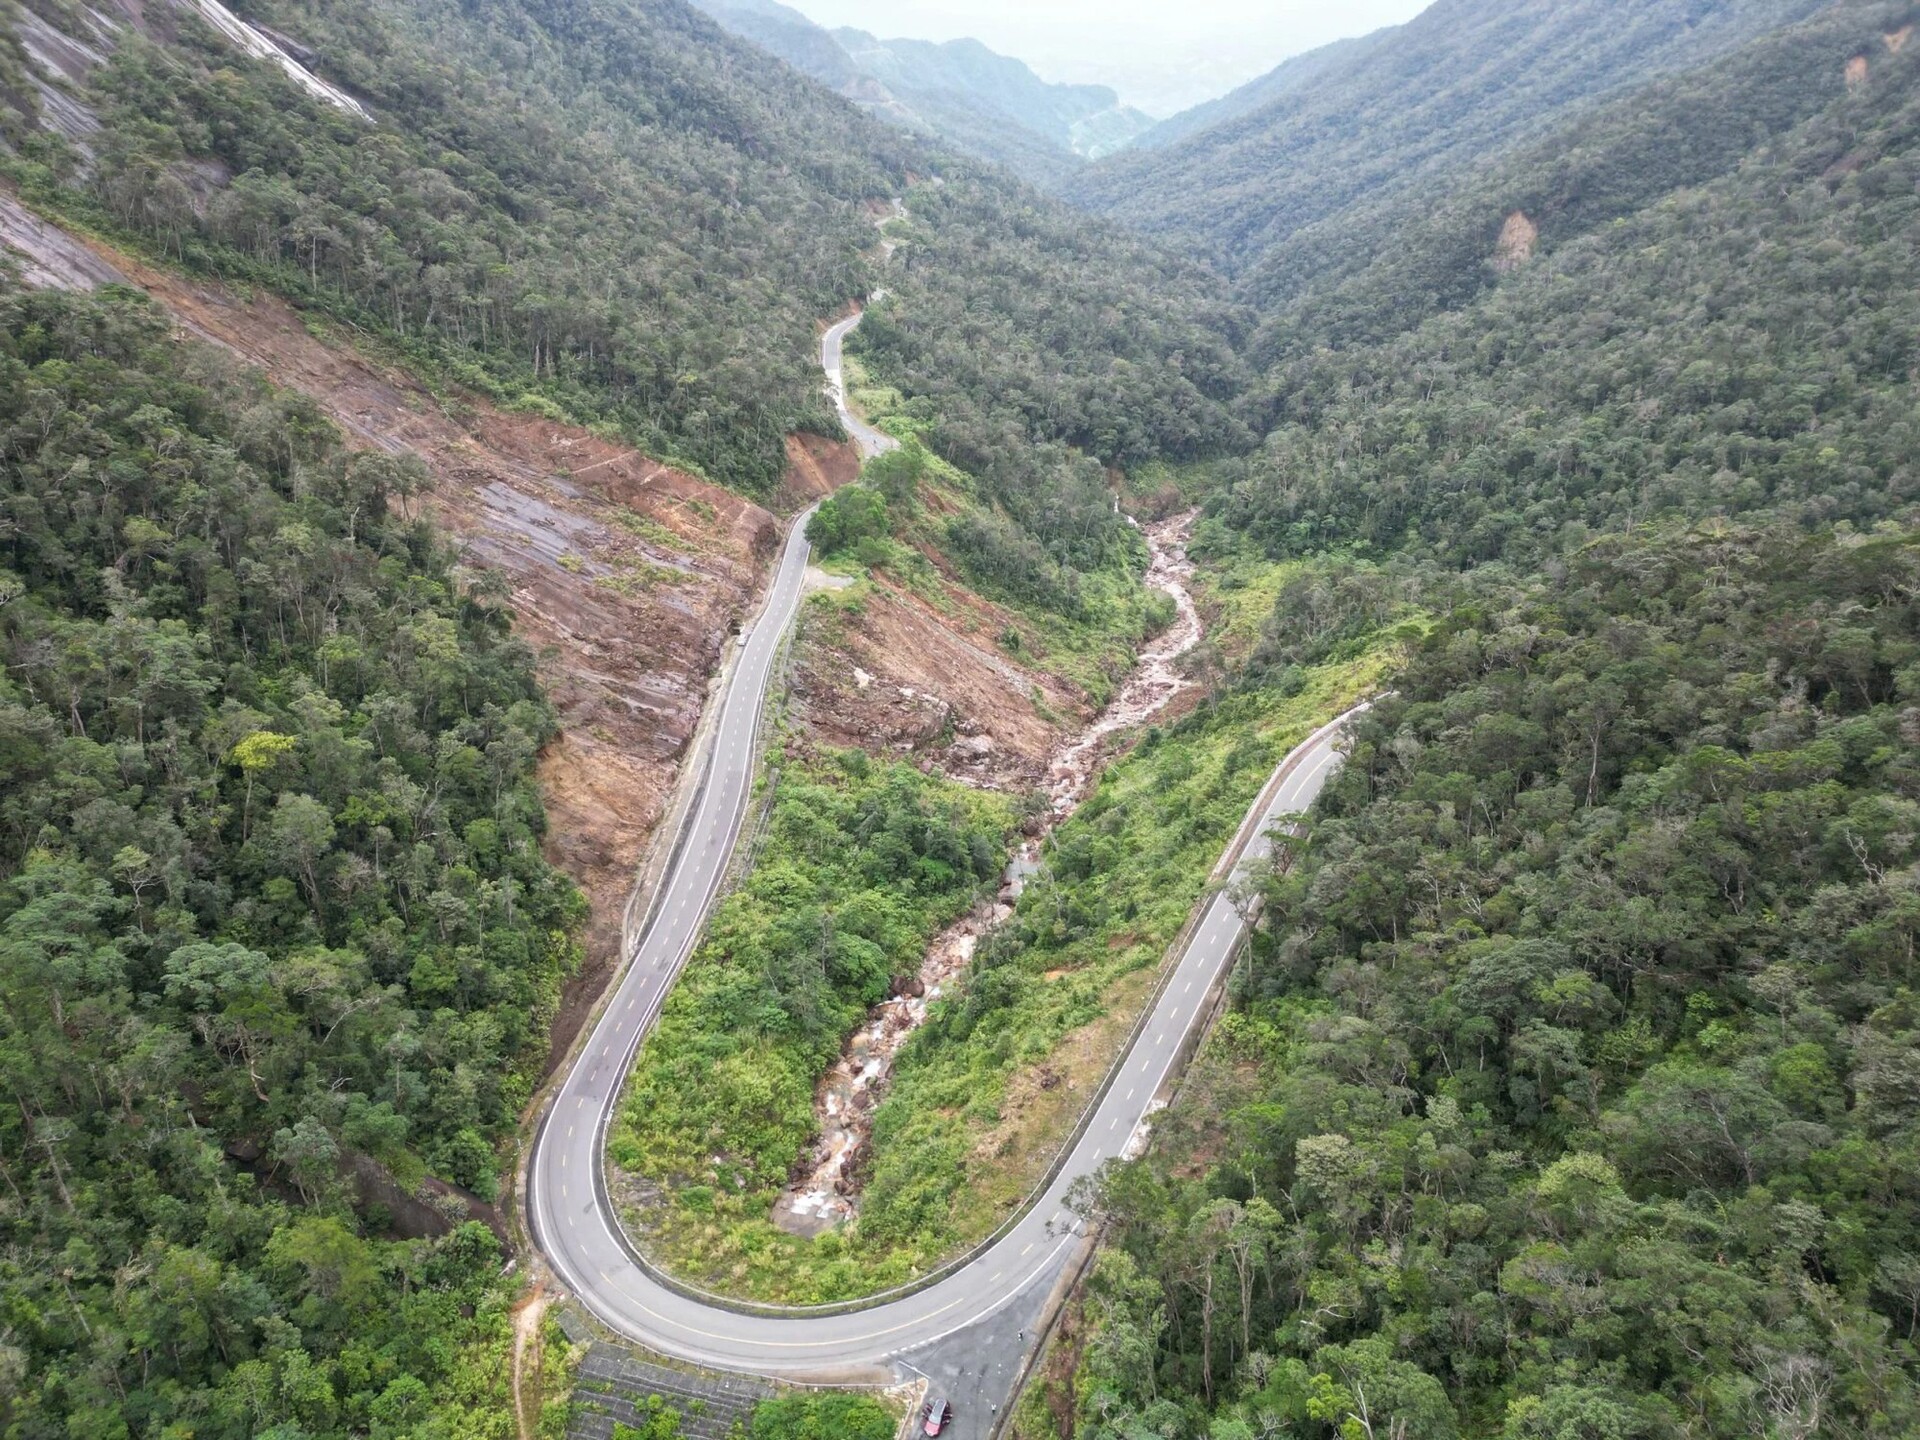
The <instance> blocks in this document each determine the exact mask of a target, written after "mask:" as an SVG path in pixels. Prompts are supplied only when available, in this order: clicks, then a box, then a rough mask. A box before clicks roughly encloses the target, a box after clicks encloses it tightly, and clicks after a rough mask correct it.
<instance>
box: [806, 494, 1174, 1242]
mask: <svg viewBox="0 0 1920 1440" xmlns="http://www.w3.org/2000/svg"><path fill="white" fill-rule="evenodd" d="M1193 520H1194V516H1193V514H1192V513H1189V514H1185V515H1178V516H1175V517H1173V518H1172V519H1169V520H1161V521H1158V522H1156V523H1154V524H1152V525H1148V526H1146V527H1144V528H1143V529H1142V531H1141V533H1142V534H1143V535H1144V536H1145V538H1146V542H1147V553H1148V556H1149V561H1148V567H1147V575H1146V583H1147V585H1148V586H1149V587H1151V588H1152V589H1155V590H1159V591H1161V592H1163V593H1164V594H1166V595H1168V596H1169V597H1171V599H1172V600H1173V603H1174V606H1175V609H1176V612H1177V613H1176V615H1175V617H1174V621H1173V623H1172V624H1171V625H1169V626H1168V627H1167V628H1166V629H1165V630H1163V631H1162V632H1161V633H1160V634H1159V635H1157V636H1155V637H1154V639H1153V640H1152V641H1151V642H1149V643H1148V644H1147V646H1146V647H1145V648H1144V649H1142V650H1141V652H1140V655H1139V658H1138V659H1137V660H1136V661H1135V662H1134V666H1133V669H1132V670H1130V671H1129V672H1128V673H1127V678H1126V680H1125V681H1124V682H1122V684H1121V686H1120V689H1119V691H1118V693H1117V694H1115V696H1114V697H1113V700H1112V701H1111V702H1110V703H1109V704H1108V705H1107V707H1106V709H1104V710H1102V711H1101V712H1100V714H1099V715H1097V716H1095V717H1094V719H1093V720H1092V721H1091V722H1090V723H1089V724H1088V725H1087V726H1086V728H1085V729H1083V730H1081V731H1080V732H1079V733H1078V734H1076V735H1074V736H1072V737H1071V738H1069V739H1067V740H1066V741H1064V742H1063V743H1062V744H1061V745H1060V746H1059V747H1058V748H1057V749H1055V751H1054V753H1053V757H1052V759H1051V760H1050V762H1049V763H1048V766H1047V797H1048V801H1049V812H1048V815H1047V818H1046V820H1045V823H1044V825H1043V827H1042V828H1041V829H1040V831H1039V833H1037V834H1035V835H1033V836H1031V837H1029V838H1028V839H1027V840H1026V841H1025V842H1024V843H1023V844H1022V845H1021V847H1020V849H1019V851H1018V852H1017V854H1016V855H1015V857H1014V860H1013V863H1012V864H1011V865H1009V866H1008V868H1007V877H1006V883H1005V884H1004V885H1003V886H1002V887H1001V890H1000V894H999V896H998V898H997V899H995V900H992V901H988V902H985V903H983V904H981V905H979V906H976V907H975V908H974V910H973V911H972V913H970V914H968V915H967V916H966V917H965V918H963V919H961V920H959V921H957V922H956V923H954V924H953V925H950V926H948V927H947V929H945V930H943V931H942V932H941V933H940V934H939V935H937V936H936V937H935V938H934V941H933V943H932V945H930V946H929V947H928V948H927V954H926V958H925V959H924V960H923V961H922V962H921V965H920V970H919V973H918V974H916V975H915V976H914V977H913V979H912V980H911V981H909V982H908V983H907V985H906V986H905V988H904V989H903V990H902V992H901V993H900V994H897V995H895V996H893V997H892V998H891V999H889V1000H886V1001H884V1002H882V1003H881V1004H879V1005H877V1006H875V1007H874V1009H873V1010H872V1012H871V1013H869V1015H868V1016H867V1021H866V1023H865V1024H864V1025H862V1026H861V1027H860V1029H859V1030H857V1031H855V1032H854V1034H853V1037H852V1038H851V1039H849V1040H848V1041H847V1044H846V1046H845V1048H844V1049H843V1050H842V1051H841V1052H840V1059H839V1060H838V1061H836V1062H835V1063H834V1066H833V1068H832V1069H831V1070H829V1071H828V1072H827V1074H826V1076H825V1078H823V1079H822V1080H821V1082H820V1089H819V1091H818V1093H817V1094H816V1095H815V1097H814V1112H815V1115H816V1117H817V1119H818V1121H819V1126H820V1134H819V1139H818V1141H817V1142H816V1143H815V1145H814V1149H813V1153H812V1155H811V1156H810V1157H809V1159H808V1162H807V1169H806V1171H805V1172H804V1173H803V1174H802V1175H801V1176H800V1177H799V1178H798V1179H797V1180H795V1181H794V1182H793V1183H792V1184H790V1185H789V1186H788V1187H787V1189H786V1190H785V1191H784V1192H783V1193H782V1194H781V1196H780V1199H779V1202H778V1203H777V1204H776V1205H775V1206H774V1211H773V1220H774V1223H775V1224H776V1225H779V1226H780V1227H781V1228H782V1229H784V1230H788V1231H791V1232H793V1233H794V1234H796V1235H817V1234H819V1233H820V1232H822V1231H824V1230H827V1229H829V1228H830V1227H832V1226H834V1225H837V1224H839V1223H841V1222H842V1221H845V1220H849V1219H851V1218H852V1217H853V1215H854V1213H855V1212H856V1211H857V1210H858V1208H859V1185H858V1181H857V1178H856V1177H857V1174H858V1172H859V1170H860V1168H861V1166H860V1161H861V1159H862V1157H863V1155H864V1152H865V1151H866V1148H867V1142H868V1137H869V1135H870V1134H871V1131H872V1126H873V1112H874V1109H875V1108H876V1107H877V1106H878V1105H879V1103H880V1099H881V1096H882V1095H883V1094H885V1092H886V1086H887V1082H888V1080H889V1079H890V1078H891V1077H892V1074H893V1060H894V1057H895V1056H896V1055H898V1054H899V1053H900V1047H901V1046H903V1045H905V1044H906V1043H907V1039H908V1037H910V1036H911V1035H912V1034H913V1032H914V1031H915V1030H917V1029H918V1028H919V1027H920V1026H921V1025H922V1024H923V1023H924V1022H925V1021H926V1018H927V1007H928V1006H929V1005H931V1004H932V1003H933V1002H934V1001H935V1000H937V999H938V998H939V997H940V995H941V994H942V992H943V991H944V990H945V989H946V988H947V987H948V986H949V985H951V984H952V983H953V982H954V981H955V980H957V979H958V978H959V977H960V976H961V975H962V974H964V973H965V971H966V968H967V965H968V963H969V962H970V961H971V960H972V959H973V952H974V950H975V949H976V948H977V947H978V946H979V944H980V940H981V937H983V936H984V935H986V934H987V932H988V931H990V930H991V929H993V927H994V926H996V925H998V924H1000V923H1001V922H1002V921H1003V920H1005V919H1006V918H1007V917H1008V916H1009V915H1011V914H1012V913H1013V902H1014V901H1015V900H1017V899H1018V898H1019V895H1020V890H1021V887H1022V886H1023V885H1024V884H1025V883H1026V880H1027V877H1028V876H1030V875H1032V874H1033V873H1034V872H1035V871H1036V870H1038V868H1039V865H1040V854H1041V850H1042V847H1043V846H1044V844H1045V842H1046V838H1047V835H1048V833H1049V832H1051V831H1052V830H1053V829H1054V827H1056V826H1058V825H1059V824H1060V822H1061V821H1063V820H1065V819H1066V818H1067V817H1068V816H1069V815H1071V814H1072V813H1073V811H1074V809H1075V807H1076V806H1078V805H1079V803H1080V801H1081V800H1082V799H1083V798H1084V797H1085V796H1086V793H1087V789H1088V787H1089V785H1090V784H1091V783H1092V781H1093V778H1094V777H1095V776H1096V775H1097V774H1099V772H1100V767H1101V765H1102V764H1103V763H1104V762H1105V760H1106V759H1107V757H1108V754H1109V753H1110V748H1111V747H1110V746H1109V744H1108V742H1110V741H1111V740H1113V739H1114V737H1115V736H1117V735H1119V734H1121V733H1122V732H1124V731H1129V730H1133V729H1136V728H1137V727H1139V726H1141V725H1144V724H1146V723H1147V722H1148V721H1150V720H1151V719H1152V718H1153V717H1154V716H1155V715H1157V714H1159V713H1160V711H1162V710H1164V709H1165V708H1166V706H1167V704H1168V702H1169V701H1171V700H1172V699H1173V698H1174V696H1176V695H1178V694H1179V693H1180V692H1181V691H1182V690H1185V689H1187V688H1189V687H1190V686H1191V685H1192V684H1193V682H1192V681H1191V680H1188V679H1187V678H1186V677H1185V676H1183V675H1182V674H1181V673H1180V667H1179V660H1180V657H1181V656H1183V655H1185V654H1186V653H1187V652H1188V651H1189V650H1191V649H1193V647H1194V646H1195V645H1197V644H1199V643H1200V636H1201V624H1200V614H1199V612H1198V611H1197V610H1196V609H1195V608H1194V603H1193V596H1192V594H1191V593H1190V592H1189V590H1188V582H1189V581H1191V580H1192V578H1193V563H1192V562H1191V561H1190V560H1189V559H1188V558H1187V548H1186V547H1187V539H1188V536H1189V534H1190V532H1191V529H1192V525H1193Z"/></svg>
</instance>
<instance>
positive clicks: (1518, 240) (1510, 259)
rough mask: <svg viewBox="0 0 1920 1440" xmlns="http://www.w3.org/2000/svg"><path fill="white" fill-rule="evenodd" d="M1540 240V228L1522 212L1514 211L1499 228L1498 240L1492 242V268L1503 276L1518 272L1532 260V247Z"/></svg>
mask: <svg viewBox="0 0 1920 1440" xmlns="http://www.w3.org/2000/svg"><path fill="white" fill-rule="evenodd" d="M1539 240H1540V227H1539V226H1538V225H1536V224H1534V223H1533V221H1532V220H1531V219H1530V218H1528V216H1527V212H1526V211H1524V210H1516V211H1514V212H1513V213H1512V214H1511V215H1509V216H1507V223H1506V224H1504V225H1502V226H1501V227H1500V238H1499V240H1497V241H1496V242H1494V247H1493V268H1494V269H1495V270H1496V271H1498V272H1499V273H1500V274H1502V275H1505V274H1507V273H1508V272H1509V271H1512V270H1518V269H1519V268H1520V267H1521V266H1522V265H1524V264H1526V263H1527V261H1529V260H1531V259H1532V258H1533V247H1534V246H1535V245H1536V244H1537V243H1538V242H1539Z"/></svg>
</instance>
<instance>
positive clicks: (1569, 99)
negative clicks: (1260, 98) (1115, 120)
mask: <svg viewBox="0 0 1920 1440" xmlns="http://www.w3.org/2000/svg"><path fill="white" fill-rule="evenodd" d="M1821 8H1824V7H1823V3H1822V0H1727V3H1722V4H1704V3H1696V0H1625V3H1623V0H1571V3H1546V0H1439V3H1437V4H1435V5H1433V6H1432V7H1431V8H1430V9H1428V10H1426V11H1425V12H1424V13H1422V14H1421V15H1419V16H1418V17H1417V18H1416V19H1414V20H1412V21H1410V22H1408V23H1407V24H1406V25H1403V26H1401V27H1400V28H1398V29H1397V30H1394V31H1391V32H1389V33H1388V34H1387V35H1385V36H1384V37H1382V38H1381V39H1380V40H1378V41H1377V42H1376V43H1374V44H1371V45H1369V46H1366V47H1364V48H1363V49H1362V51H1361V53H1360V55H1359V57H1358V58H1357V59H1355V60H1353V61H1350V62H1348V63H1343V64H1340V65H1336V66H1332V67H1329V68H1328V69H1326V70H1325V71H1324V72H1323V73H1320V74H1317V75H1315V76H1313V77H1312V78H1310V79H1307V80H1305V81H1304V82H1303V83H1301V84H1299V85H1297V86H1294V87H1293V88H1291V89H1289V90H1288V91H1286V93H1283V94H1282V95H1281V97H1280V98H1278V99H1276V100H1274V101H1272V102H1271V103H1269V104H1267V105H1265V106H1263V107H1262V108H1259V109H1256V110H1254V111H1252V112H1250V113H1245V114H1239V115H1235V116H1232V117H1231V118H1228V119H1226V120H1225V121H1224V122H1223V123H1220V124H1217V125H1214V126H1212V127H1211V128H1208V129H1205V130H1202V131H1201V132H1199V133H1198V134H1195V135H1191V136H1189V137H1187V138H1186V139H1184V140H1182V141H1180V142H1179V143H1177V144H1175V145H1172V146H1169V147H1167V148H1164V149H1153V150H1141V151H1131V152H1126V153H1123V154H1121V155H1119V156H1116V157H1114V158H1113V159H1112V160H1110V161H1108V162H1107V163H1105V164H1103V165H1100V166H1097V167H1094V168H1093V169H1091V170H1089V171H1087V172H1086V173H1085V174H1084V175H1082V176H1080V177H1078V178H1076V179H1075V180H1074V181H1073V183H1072V184H1071V185H1070V186H1069V188H1068V192H1067V193H1068V194H1069V195H1070V196H1071V197H1072V198H1073V199H1074V200H1075V201H1076V202H1078V203H1080V204H1083V205H1085V206H1087V207H1088V208H1090V209H1094V210H1097V211H1099V212H1101V213H1104V214H1108V215H1112V216H1115V217H1117V218H1119V219H1122V220H1125V221H1126V222H1127V223H1128V224H1130V225H1133V226H1137V227H1139V228H1141V229H1144V230H1147V231H1150V232H1152V233H1155V234H1158V235H1162V236H1166V237H1175V238H1177V239H1178V240H1179V241H1180V242H1181V243H1185V244H1191V245H1192V246H1194V247H1195V248H1196V249H1197V250H1198V251H1199V253H1201V254H1202V255H1204V256H1205V257H1206V258H1208V259H1209V260H1212V261H1215V262H1217V263H1218V264H1220V265H1221V266H1222V267H1223V268H1225V269H1226V270H1228V271H1229V272H1231V273H1233V274H1235V275H1236V276H1242V277H1248V276H1250V277H1253V278H1252V280H1251V283H1252V285H1253V287H1254V288H1255V290H1256V291H1258V290H1262V289H1264V288H1265V287H1266V282H1265V280H1264V277H1262V275H1261V274H1260V272H1261V270H1262V266H1263V262H1264V261H1265V260H1266V259H1267V257H1268V255H1269V253H1270V252H1272V251H1273V250H1274V248H1275V247H1276V246H1279V245H1281V244H1282V243H1284V242H1285V241H1286V239H1287V238H1288V237H1289V236H1290V235H1292V234H1293V233H1294V232H1295V231H1297V230H1300V229H1301V228H1303V227H1305V226H1308V225H1312V224H1314V223H1315V222H1318V221H1324V220H1329V219H1331V218H1333V217H1335V216H1337V215H1339V214H1340V213H1341V212H1343V211H1344V210H1346V209H1347V208H1348V207H1350V206H1354V205H1359V204H1364V203H1367V202H1369V201H1373V200H1377V199H1379V198H1381V197H1383V196H1387V195H1394V194H1398V193H1401V192H1403V191H1405V190H1407V189H1408V188H1410V187H1412V186H1413V185H1415V184H1416V183H1418V182H1420V181H1422V180H1424V179H1427V178H1429V177H1434V176H1441V175H1455V174H1458V173H1459V172H1460V171H1461V170H1462V169H1463V168H1464V167H1467V166H1470V165H1473V164H1475V163H1477V162H1481V161H1485V160H1487V159H1490V158H1492V157H1493V156H1495V155H1497V154H1499V153H1500V152H1501V151H1503V150H1505V149H1507V148H1509V147H1511V146H1513V145H1516V144H1518V143H1521V142H1523V141H1526V140H1528V139H1532V138H1537V137H1538V136H1540V135H1541V134H1542V133H1543V131H1544V130H1546V129H1547V128H1549V127H1552V126H1554V125H1556V124H1558V123H1559V121H1560V120H1562V119H1563V118H1565V117H1566V116H1567V115H1568V114H1569V113H1570V112H1571V111H1572V110H1574V109H1575V108H1577V107H1579V106H1581V105H1584V104H1587V103H1590V102H1592V101H1593V100H1596V99H1598V98H1601V97H1604V96H1606V95H1608V94H1615V93H1618V92H1620V91H1621V90H1623V89H1626V88H1628V87H1631V86H1633V85H1635V84H1638V83H1641V82H1644V81H1645V80H1647V79H1650V78H1652V77H1653V76H1655V75H1658V74H1662V73H1673V72H1677V71H1681V70H1684V69H1687V68H1690V67H1692V66H1694V65H1697V64H1699V63H1701V62H1702V61H1704V60H1706V59H1709V58H1711V57H1712V56H1713V55H1715V54H1717V53H1719V52H1722V51H1724V50H1727V49H1730V48H1732V47H1734V46H1736V45H1738V44H1740V43H1741V42H1742V41H1744V40H1746V39H1749V38H1751V37H1752V36H1754V35H1756V34H1758V33H1760V32H1762V31H1764V30H1766V29H1769V28H1771V27H1773V26H1776V25H1781V24H1786V23H1788V22H1791V21H1794V20H1798V19H1802V18H1804V17H1805V16H1807V15H1809V14H1812V13H1813V12H1814V11H1816V10H1819V9H1821ZM1283 74H1284V72H1283Z"/></svg>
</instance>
